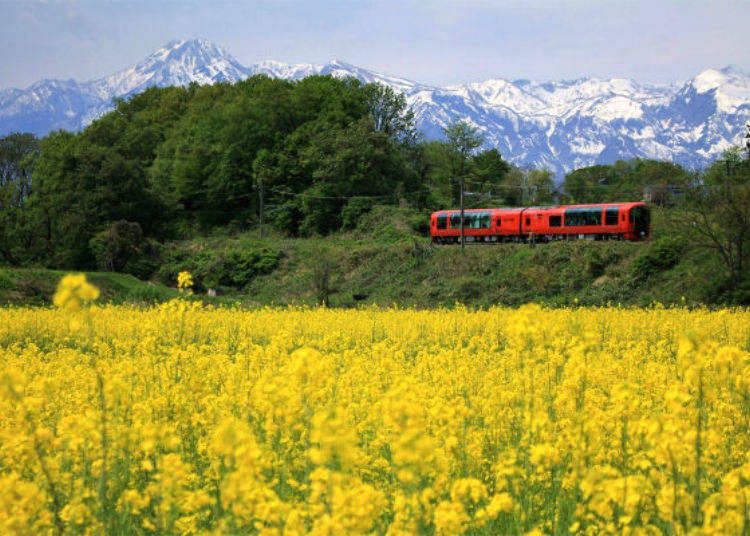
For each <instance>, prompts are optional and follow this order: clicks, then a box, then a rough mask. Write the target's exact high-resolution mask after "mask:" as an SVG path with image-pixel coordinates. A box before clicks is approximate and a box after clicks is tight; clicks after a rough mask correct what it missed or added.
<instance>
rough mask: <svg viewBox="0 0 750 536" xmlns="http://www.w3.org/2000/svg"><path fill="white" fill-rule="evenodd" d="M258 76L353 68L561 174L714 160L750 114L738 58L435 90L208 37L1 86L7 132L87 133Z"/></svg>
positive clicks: (2, 129) (0, 124)
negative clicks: (146, 100)
mask: <svg viewBox="0 0 750 536" xmlns="http://www.w3.org/2000/svg"><path fill="white" fill-rule="evenodd" d="M254 74H265V75H268V76H271V77H276V78H283V79H289V80H299V79H301V78H304V77H306V76H310V75H315V74H321V75H329V74H330V75H332V76H337V77H345V76H352V77H355V78H357V79H359V80H361V81H363V82H365V83H379V84H386V85H389V86H391V87H393V89H394V90H396V91H400V92H403V93H404V94H405V96H406V98H407V102H408V104H409V105H410V106H411V107H412V109H413V110H414V113H415V120H416V122H417V126H418V128H419V129H420V130H421V131H422V133H423V135H424V136H425V138H426V139H440V138H442V137H443V128H445V127H446V126H448V125H450V124H452V123H454V122H455V121H457V120H464V121H468V122H470V123H471V124H472V125H474V126H476V127H477V128H478V129H479V131H480V132H481V134H482V135H483V136H484V138H485V148H491V147H495V148H497V149H498V150H499V151H500V153H501V154H502V155H503V157H504V158H506V159H508V160H510V161H511V162H513V163H515V164H518V165H522V166H534V167H546V168H548V169H550V170H552V171H554V172H556V173H558V174H560V173H564V172H567V171H570V170H571V169H575V168H578V167H583V166H589V165H593V164H600V163H603V164H611V163H613V162H614V161H615V160H617V159H631V158H636V157H640V158H654V159H660V160H669V161H674V162H677V163H679V164H681V165H683V166H685V167H688V168H697V167H703V166H705V165H706V164H708V163H709V162H710V161H711V160H713V159H715V158H717V157H719V156H720V155H721V153H722V152H723V151H724V150H726V149H727V148H729V147H731V146H733V145H739V144H740V143H742V142H743V140H742V136H744V134H745V129H744V125H745V124H746V123H747V122H748V120H750V76H748V75H747V74H746V73H743V72H742V71H740V70H739V69H737V68H735V67H726V68H723V69H720V70H719V69H708V70H706V71H703V72H702V73H699V74H698V75H697V76H695V77H694V78H693V79H691V80H688V81H687V82H685V83H683V84H672V85H648V84H639V83H637V82H635V81H633V80H626V79H619V78H614V79H609V80H602V79H596V78H580V79H578V80H563V81H546V82H539V81H530V80H513V81H511V80H504V79H500V78H498V79H493V80H487V81H484V82H474V83H467V84H463V85H458V86H450V87H442V88H440V87H431V86H427V85H423V84H420V83H418V82H415V81H412V80H408V79H405V78H401V77H394V76H388V75H385V74H382V73H377V72H374V71H371V70H367V69H363V68H361V67H357V66H355V65H350V64H347V63H345V62H342V61H338V60H334V61H331V62H329V63H327V64H324V65H315V64H296V65H290V64H284V63H280V62H276V61H264V62H261V63H257V64H255V65H252V66H250V67H244V66H243V65H241V64H240V63H239V62H237V61H236V60H235V59H234V58H233V57H232V56H231V55H230V54H229V53H228V52H227V51H226V50H224V49H222V48H220V47H218V46H216V45H214V44H213V43H211V42H209V41H205V40H198V39H191V40H182V41H172V42H171V43H169V44H167V45H166V46H165V47H163V48H161V49H159V50H157V51H155V52H154V53H153V54H151V55H149V56H148V57H147V58H145V59H144V60H143V61H141V62H139V63H138V64H137V65H135V66H133V67H131V68H128V69H124V70H121V71H119V72H117V73H115V74H113V75H111V76H108V77H105V78H101V79H98V80H93V81H90V82H85V83H79V82H76V81H73V80H68V81H62V80H42V81H40V82H37V83H36V84H34V85H32V86H30V87H29V88H27V89H25V90H20V89H13V88H10V89H3V90H0V135H5V134H8V133H10V132H16V131H26V132H34V133H36V134H38V135H44V134H46V133H47V132H49V131H51V130H54V129H59V128H64V129H68V130H79V129H81V128H83V127H85V126H86V125H87V124H89V123H90V122H91V121H93V120H94V119H96V118H97V117H99V116H100V115H101V114H103V113H106V112H107V111H109V110H111V109H112V99H113V98H114V97H120V98H127V97H128V96H129V95H132V94H134V93H138V92H141V91H143V90H144V89H146V88H148V87H151V86H159V87H163V86H170V85H187V84H189V83H191V82H197V83H199V84H212V83H216V82H235V81H237V80H242V79H245V78H247V77H249V76H252V75H254Z"/></svg>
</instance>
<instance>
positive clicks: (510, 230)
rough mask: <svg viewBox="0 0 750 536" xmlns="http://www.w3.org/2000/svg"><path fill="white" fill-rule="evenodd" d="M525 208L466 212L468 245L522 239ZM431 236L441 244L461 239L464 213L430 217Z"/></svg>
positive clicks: (482, 209)
mask: <svg viewBox="0 0 750 536" xmlns="http://www.w3.org/2000/svg"><path fill="white" fill-rule="evenodd" d="M522 212H523V209H522V208H479V209H467V210H464V239H465V241H466V242H508V241H517V240H521V238H522V235H521V214H522ZM430 236H431V237H432V241H433V242H436V243H438V244H451V243H457V242H459V241H460V240H461V211H460V210H440V211H437V212H433V213H432V215H431V216H430Z"/></svg>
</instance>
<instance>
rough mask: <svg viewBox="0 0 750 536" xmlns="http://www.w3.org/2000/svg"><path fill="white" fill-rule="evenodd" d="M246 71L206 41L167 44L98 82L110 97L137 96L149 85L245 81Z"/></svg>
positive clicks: (192, 40) (228, 55)
mask: <svg viewBox="0 0 750 536" xmlns="http://www.w3.org/2000/svg"><path fill="white" fill-rule="evenodd" d="M248 75H249V72H248V70H247V69H246V68H245V67H243V66H242V65H240V64H239V63H238V62H237V60H235V59H234V58H233V57H232V56H231V55H230V54H229V53H228V52H227V51H226V50H225V49H224V48H222V47H220V46H218V45H216V44H214V43H212V42H211V41H208V40H206V39H182V40H175V41H170V42H169V43H167V44H166V45H164V46H163V47H162V48H160V49H158V50H156V51H154V52H153V53H151V54H150V55H149V56H148V57H146V58H145V59H144V60H143V61H141V62H139V63H138V64H137V65H135V66H134V67H131V68H129V69H124V70H122V71H119V72H117V73H115V74H113V75H112V76H110V77H107V78H104V79H102V80H99V81H97V83H96V85H97V86H98V88H100V91H99V92H100V93H101V92H102V91H105V92H106V91H108V90H109V91H110V93H111V96H113V97H114V96H118V97H119V96H127V95H132V94H134V93H139V92H141V91H143V90H145V89H146V88H148V87H151V86H186V85H188V84H190V83H191V82H197V83H198V84H214V83H217V82H236V81H238V80H242V79H244V78H247V76H248Z"/></svg>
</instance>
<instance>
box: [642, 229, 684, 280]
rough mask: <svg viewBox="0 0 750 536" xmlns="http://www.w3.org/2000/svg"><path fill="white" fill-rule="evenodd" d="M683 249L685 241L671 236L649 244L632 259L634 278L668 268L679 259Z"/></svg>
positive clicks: (646, 276)
mask: <svg viewBox="0 0 750 536" xmlns="http://www.w3.org/2000/svg"><path fill="white" fill-rule="evenodd" d="M684 251H685V242H683V241H681V240H677V239H673V238H661V239H659V240H655V241H654V242H652V243H651V244H649V246H648V248H647V249H645V250H644V251H642V252H641V254H640V255H638V256H637V257H636V258H635V260H634V261H633V266H632V274H633V277H634V278H635V279H636V280H644V279H647V278H648V277H650V276H652V275H654V274H657V273H659V272H663V271H664V270H668V269H670V268H672V267H673V266H675V265H676V264H677V263H678V262H679V261H680V256H681V255H682V253H683V252H684Z"/></svg>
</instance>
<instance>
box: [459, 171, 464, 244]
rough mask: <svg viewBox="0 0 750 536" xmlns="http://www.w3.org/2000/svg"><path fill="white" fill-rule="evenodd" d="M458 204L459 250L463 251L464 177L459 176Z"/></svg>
mask: <svg viewBox="0 0 750 536" xmlns="http://www.w3.org/2000/svg"><path fill="white" fill-rule="evenodd" d="M459 190H460V194H459V197H458V199H459V206H460V208H461V252H463V251H464V244H465V241H464V177H463V175H462V176H461V179H460V180H459Z"/></svg>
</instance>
